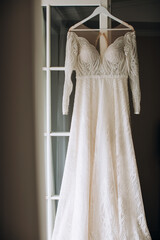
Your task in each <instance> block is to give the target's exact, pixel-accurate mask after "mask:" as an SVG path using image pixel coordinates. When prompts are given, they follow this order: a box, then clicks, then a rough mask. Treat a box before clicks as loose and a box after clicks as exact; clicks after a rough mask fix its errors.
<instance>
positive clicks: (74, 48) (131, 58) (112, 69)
mask: <svg viewBox="0 0 160 240" xmlns="http://www.w3.org/2000/svg"><path fill="white" fill-rule="evenodd" d="M73 70H75V71H76V76H77V79H78V81H80V78H81V77H91V76H92V77H103V76H105V77H108V78H109V77H111V78H117V80H118V79H121V78H124V77H125V78H128V77H129V82H130V87H131V91H132V98H133V106H134V113H135V114H139V113H140V97H141V96H140V95H141V94H140V86H139V65H138V56H137V46H136V35H135V32H127V33H126V34H125V35H124V36H120V37H118V38H117V39H116V40H115V41H114V42H113V43H111V44H110V45H109V46H108V47H107V49H106V50H105V52H104V54H103V57H101V56H100V54H99V52H98V50H97V49H96V47H95V46H94V45H92V44H91V43H90V42H89V41H88V40H87V39H85V38H84V37H79V36H78V35H77V34H76V33H74V32H68V33H67V43H66V58H65V83H64V91H63V103H62V104H63V105H62V109H63V110H62V112H63V114H68V106H69V97H70V94H71V92H72V81H71V74H72V71H73Z"/></svg>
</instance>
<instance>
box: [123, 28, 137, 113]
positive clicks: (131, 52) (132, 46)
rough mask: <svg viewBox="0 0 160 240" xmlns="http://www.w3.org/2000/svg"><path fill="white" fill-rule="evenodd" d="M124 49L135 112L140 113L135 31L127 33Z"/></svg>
mask: <svg viewBox="0 0 160 240" xmlns="http://www.w3.org/2000/svg"><path fill="white" fill-rule="evenodd" d="M124 51H125V55H126V61H127V66H128V75H129V82H130V87H131V92H132V99H133V107H134V113H135V114H139V113H140V101H141V92H140V84H139V64H138V54H137V45H136V35H135V32H129V33H128V34H126V35H125V46H124Z"/></svg>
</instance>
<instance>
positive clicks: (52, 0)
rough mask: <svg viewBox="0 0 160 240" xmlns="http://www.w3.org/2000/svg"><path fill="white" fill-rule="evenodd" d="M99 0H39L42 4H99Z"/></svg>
mask: <svg viewBox="0 0 160 240" xmlns="http://www.w3.org/2000/svg"><path fill="white" fill-rule="evenodd" d="M99 2H100V1H99V0H79V1H76V0H41V3H42V4H41V5H42V6H47V5H50V6H95V5H97V6H99V5H100V3H99Z"/></svg>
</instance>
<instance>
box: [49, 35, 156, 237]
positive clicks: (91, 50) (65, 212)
mask: <svg viewBox="0 0 160 240" xmlns="http://www.w3.org/2000/svg"><path fill="white" fill-rule="evenodd" d="M65 69H66V70H65V84H64V92H63V114H68V107H69V97H70V94H71V91H72V81H71V73H72V71H73V70H75V71H76V91H75V100H74V108H73V116H72V122H71V129H70V138H69V143H68V150H67V155H66V162H65V168H64V175H63V179H62V185H61V191H60V199H59V204H58V209H57V215H56V219H55V226H54V231H53V235H52V240H145V239H151V236H150V233H149V230H148V227H147V223H146V217H145V212H144V206H143V199H142V195H141V188H140V182H139V176H138V170H137V164H136V159H135V152H134V147H133V142H132V135H131V127H130V110H129V99H128V77H129V83H130V87H131V91H132V97H133V106H134V112H135V114H139V113H140V97H141V94H140V86H139V73H138V58H137V47H136V35H135V32H127V33H126V34H125V35H124V36H121V37H118V38H117V39H116V40H115V41H114V42H113V43H112V44H110V45H109V47H108V48H107V49H106V51H105V53H104V55H103V58H102V57H101V56H100V54H99V52H98V51H97V49H96V47H95V46H94V45H92V44H91V43H89V41H88V40H87V39H85V38H84V37H79V36H78V35H77V34H76V33H74V32H68V34H67V45H66V59H65Z"/></svg>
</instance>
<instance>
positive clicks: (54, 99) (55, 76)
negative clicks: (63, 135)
mask: <svg viewBox="0 0 160 240" xmlns="http://www.w3.org/2000/svg"><path fill="white" fill-rule="evenodd" d="M51 79H52V82H51V129H52V131H53V132H55V131H56V132H62V131H66V132H69V131H70V125H71V116H72V111H73V102H74V94H75V85H76V79H75V73H74V72H73V75H72V82H73V91H72V94H71V96H70V104H69V113H68V115H63V114H62V98H63V86H64V71H53V72H52V74H51Z"/></svg>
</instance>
